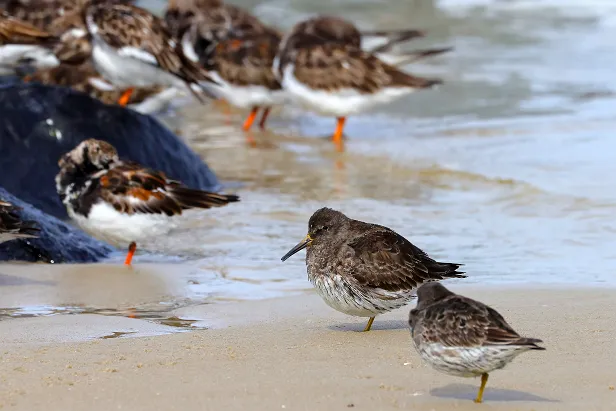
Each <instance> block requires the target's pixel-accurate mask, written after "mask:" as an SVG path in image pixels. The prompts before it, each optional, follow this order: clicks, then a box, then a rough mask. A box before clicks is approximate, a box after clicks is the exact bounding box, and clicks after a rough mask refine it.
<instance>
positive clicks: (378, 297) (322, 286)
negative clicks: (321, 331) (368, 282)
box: [309, 275, 414, 317]
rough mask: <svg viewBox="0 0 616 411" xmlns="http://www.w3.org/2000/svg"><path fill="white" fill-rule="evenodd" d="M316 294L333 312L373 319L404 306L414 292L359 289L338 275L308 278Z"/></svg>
mask: <svg viewBox="0 0 616 411" xmlns="http://www.w3.org/2000/svg"><path fill="white" fill-rule="evenodd" d="M309 279H310V281H311V282H312V284H313V285H314V287H315V289H316V291H317V294H319V295H320V296H321V298H323V301H325V303H326V304H327V305H329V306H330V307H331V308H333V309H334V310H337V311H340V312H341V313H344V314H347V315H353V316H356V317H374V316H375V315H378V314H383V313H386V312H389V311H392V310H395V309H397V308H400V307H402V306H404V305H406V304H407V303H408V302H409V301H410V300H411V299H412V298H413V295H414V292H412V291H410V292H403V293H392V292H388V291H385V290H381V289H365V290H362V289H359V288H357V287H356V286H352V285H351V284H350V283H349V282H348V281H345V280H344V279H343V278H342V277H341V276H340V275H334V276H318V277H317V278H310V276H309Z"/></svg>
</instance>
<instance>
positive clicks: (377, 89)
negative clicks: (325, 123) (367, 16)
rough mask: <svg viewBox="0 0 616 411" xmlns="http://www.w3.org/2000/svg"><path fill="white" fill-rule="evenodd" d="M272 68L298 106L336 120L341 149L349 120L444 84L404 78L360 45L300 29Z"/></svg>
mask: <svg viewBox="0 0 616 411" xmlns="http://www.w3.org/2000/svg"><path fill="white" fill-rule="evenodd" d="M298 24H299V25H301V24H302V23H298ZM308 27H311V26H308ZM339 37H341V38H344V39H350V38H356V35H347V34H345V35H340V36H339ZM360 39H361V36H360ZM274 69H275V72H276V75H277V76H278V79H279V80H280V83H281V85H282V87H283V88H284V89H285V90H286V91H287V92H288V93H289V94H290V95H291V96H292V97H294V98H295V99H296V100H297V101H299V102H300V103H303V105H305V106H307V107H308V108H310V109H312V110H314V111H317V112H320V113H324V114H327V115H332V116H335V117H337V126H336V130H335V132H334V135H333V141H334V142H335V143H336V145H337V147H338V149H339V150H342V148H343V145H342V134H343V130H344V124H345V121H346V118H347V117H348V116H349V115H352V114H358V113H361V112H364V111H367V110H369V109H371V108H373V107H375V106H377V105H380V104H384V103H388V102H391V101H393V100H394V99H397V98H400V97H402V96H404V95H407V94H410V93H412V92H414V91H417V90H421V89H428V88H432V87H434V86H436V85H439V84H441V83H442V81H441V80H438V79H428V78H422V77H417V76H413V75H410V74H407V73H404V72H402V71H400V70H399V69H397V68H396V67H394V66H392V65H390V64H387V63H385V62H383V61H382V60H380V59H379V58H378V57H377V55H375V54H373V53H369V52H366V51H364V50H362V49H361V48H360V47H358V46H357V45H356V42H355V43H353V42H351V43H348V42H344V41H337V40H332V39H331V36H329V37H325V36H324V35H322V34H321V32H317V33H314V32H312V31H310V30H308V31H306V30H303V31H300V30H296V28H294V29H293V30H292V31H291V33H290V35H287V36H285V38H284V39H283V40H282V42H281V48H280V51H279V53H278V56H277V58H276V60H275V62H274Z"/></svg>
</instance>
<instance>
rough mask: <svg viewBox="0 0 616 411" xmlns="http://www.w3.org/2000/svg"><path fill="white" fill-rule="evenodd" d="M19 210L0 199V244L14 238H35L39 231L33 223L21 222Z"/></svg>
mask: <svg viewBox="0 0 616 411" xmlns="http://www.w3.org/2000/svg"><path fill="white" fill-rule="evenodd" d="M18 211H19V208H17V207H15V206H14V205H12V204H11V203H9V202H7V201H4V200H1V199H0V243H3V242H5V241H10V240H14V239H16V238H29V237H36V236H37V235H38V233H39V231H40V229H39V228H38V227H37V226H36V223H35V222H34V221H27V220H22V219H21V217H20V216H19V214H18Z"/></svg>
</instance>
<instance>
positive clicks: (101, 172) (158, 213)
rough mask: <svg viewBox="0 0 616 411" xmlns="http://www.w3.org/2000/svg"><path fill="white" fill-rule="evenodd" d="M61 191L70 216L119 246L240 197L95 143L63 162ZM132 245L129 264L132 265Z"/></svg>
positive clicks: (80, 147)
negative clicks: (189, 182)
mask: <svg viewBox="0 0 616 411" xmlns="http://www.w3.org/2000/svg"><path fill="white" fill-rule="evenodd" d="M58 165H59V166H60V172H59V173H58V175H56V189H57V191H58V194H59V195H60V199H61V200H62V202H63V203H64V205H65V206H66V209H67V212H68V215H69V216H70V217H71V218H72V219H73V220H74V221H75V222H76V223H77V224H78V225H79V226H80V227H81V228H82V229H84V230H85V231H87V232H89V233H90V234H92V235H93V236H95V237H99V238H101V239H104V240H110V241H111V242H114V243H118V242H120V243H122V242H126V243H128V242H135V241H140V240H142V239H144V238H149V237H152V236H158V235H163V234H165V233H167V232H168V231H169V230H171V229H172V228H173V226H174V221H173V217H174V216H177V215H180V214H182V212H183V211H184V210H188V209H193V208H211V207H222V206H225V205H227V204H228V203H231V202H235V201H239V197H238V196H236V195H231V194H229V195H227V194H217V193H210V192H207V191H201V190H195V189H191V188H188V187H186V186H184V185H182V184H181V183H180V182H177V181H173V180H170V179H168V178H167V177H166V176H165V175H164V174H163V173H162V172H160V171H156V170H152V169H149V168H147V167H144V166H142V165H140V164H137V163H134V162H130V161H121V160H120V159H119V158H118V153H117V151H116V149H115V148H114V147H113V146H112V145H111V144H109V143H107V142H105V141H100V140H94V139H89V140H85V141H83V142H81V143H80V144H79V145H78V146H77V147H76V148H74V149H73V150H72V151H70V152H69V153H67V154H65V155H64V156H63V157H62V158H61V159H60V161H59V162H58ZM134 251H135V247H134V245H133V244H131V247H129V253H128V255H127V257H126V262H125V264H127V265H130V262H131V260H132V256H133V254H134Z"/></svg>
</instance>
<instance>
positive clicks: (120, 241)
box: [68, 203, 175, 246]
mask: <svg viewBox="0 0 616 411" xmlns="http://www.w3.org/2000/svg"><path fill="white" fill-rule="evenodd" d="M68 214H69V217H71V219H73V221H75V222H76V223H77V224H78V225H79V227H81V229H83V230H84V231H85V232H87V233H88V234H90V235H92V236H94V237H96V238H98V239H100V240H103V241H108V242H110V243H112V244H114V245H118V246H126V245H127V243H130V242H131V241H136V242H139V241H143V240H145V239H148V238H152V237H155V236H160V235H164V234H166V233H167V232H169V231H170V230H171V229H172V228H173V227H174V226H175V224H174V222H173V217H168V216H167V215H164V214H132V215H128V214H122V213H119V212H117V211H116V210H115V209H114V208H113V207H112V206H110V205H108V204H107V203H97V204H95V205H93V206H92V209H91V210H90V214H89V215H88V218H85V217H83V216H82V215H80V214H75V213H73V212H71V211H70V209H69V210H68Z"/></svg>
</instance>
